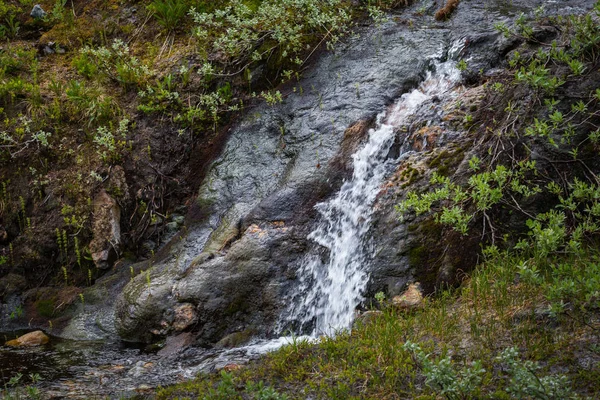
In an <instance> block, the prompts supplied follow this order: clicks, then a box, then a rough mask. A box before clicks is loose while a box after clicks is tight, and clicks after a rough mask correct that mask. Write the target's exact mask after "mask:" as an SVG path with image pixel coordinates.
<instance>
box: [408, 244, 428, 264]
mask: <svg viewBox="0 0 600 400" xmlns="http://www.w3.org/2000/svg"><path fill="white" fill-rule="evenodd" d="M428 253H429V252H428V250H427V248H426V247H425V246H417V247H413V248H412V249H410V250H409V251H408V263H409V265H410V266H411V267H418V266H420V265H422V264H423V261H425V259H426V258H427V254H428Z"/></svg>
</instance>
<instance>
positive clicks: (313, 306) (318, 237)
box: [286, 61, 460, 337]
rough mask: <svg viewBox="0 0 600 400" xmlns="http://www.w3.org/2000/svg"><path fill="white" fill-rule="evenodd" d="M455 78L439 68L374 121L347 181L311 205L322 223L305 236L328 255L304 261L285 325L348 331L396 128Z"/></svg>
mask: <svg viewBox="0 0 600 400" xmlns="http://www.w3.org/2000/svg"><path fill="white" fill-rule="evenodd" d="M459 78H460V73H459V71H458V70H457V69H456V67H455V62H453V61H447V62H445V63H438V64H436V65H435V68H434V72H430V73H428V75H427V77H426V79H425V80H424V82H423V83H422V84H421V85H420V86H419V87H418V88H417V89H414V90H413V91H411V92H409V93H406V94H404V95H403V96H402V97H401V98H400V99H399V100H398V101H397V102H396V104H395V105H394V106H393V107H391V109H390V110H389V111H388V112H386V113H383V114H380V115H379V116H378V118H377V125H376V128H375V129H372V130H370V132H369V139H368V141H367V143H366V144H365V145H364V146H362V147H361V149H360V150H358V151H357V152H356V153H355V154H354V155H353V166H354V173H353V176H352V179H350V180H348V181H346V182H344V184H343V185H342V187H341V189H340V191H339V192H338V193H337V195H336V196H335V197H333V198H332V199H330V200H329V201H327V202H323V203H319V204H317V205H316V208H317V210H318V211H319V213H320V214H321V220H320V223H319V225H318V226H317V228H316V229H315V230H314V231H313V232H312V233H311V234H310V235H309V236H308V237H309V239H311V240H313V241H314V242H316V243H317V244H319V245H320V246H322V247H324V248H326V249H327V250H328V255H327V256H326V259H325V260H323V259H322V257H321V256H319V255H317V254H314V253H312V254H310V255H308V256H307V258H306V259H305V260H304V263H303V266H302V268H301V269H300V272H299V275H300V282H301V285H300V288H299V295H297V296H295V300H296V302H295V303H294V304H293V305H292V306H291V310H290V312H289V315H288V316H287V318H286V319H287V322H296V323H299V324H300V329H301V331H306V330H307V329H311V335H312V336H313V337H315V336H318V335H322V334H328V335H329V334H334V333H335V332H336V331H339V330H341V329H346V328H349V327H350V325H351V324H352V321H353V320H354V313H355V309H356V307H357V306H358V305H359V304H360V303H361V301H363V293H364V290H365V287H366V285H367V282H368V280H369V274H368V271H367V267H368V258H369V251H368V249H369V246H368V244H369V240H368V238H367V236H368V235H367V233H368V231H369V228H370V225H371V216H372V212H373V209H372V206H373V202H374V201H375V198H376V196H377V194H378V193H379V191H380V187H381V185H382V183H383V182H384V179H385V177H386V176H387V175H388V173H389V172H390V170H391V169H392V167H393V166H394V165H395V164H396V163H397V160H394V159H390V158H389V157H388V154H389V153H390V149H391V147H392V145H393V144H394V141H395V136H396V134H395V133H394V132H395V129H396V128H397V127H400V126H403V125H407V124H408V123H409V119H410V118H411V117H412V116H414V114H415V113H416V112H417V111H418V110H419V108H420V107H421V106H423V105H424V104H425V103H426V102H428V101H430V100H431V99H432V98H433V97H434V96H435V97H438V98H443V97H445V96H449V95H451V94H450V93H451V89H452V88H454V86H456V84H457V82H458V81H459Z"/></svg>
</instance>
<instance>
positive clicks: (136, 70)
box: [80, 39, 151, 88]
mask: <svg viewBox="0 0 600 400" xmlns="http://www.w3.org/2000/svg"><path fill="white" fill-rule="evenodd" d="M129 52H130V51H129V46H128V45H127V44H125V42H123V41H122V40H120V39H115V40H114V41H113V43H112V45H111V47H109V48H107V47H100V48H97V49H92V48H91V47H89V46H86V47H84V48H83V49H81V55H83V56H85V58H83V59H80V63H82V62H91V63H93V64H94V65H95V66H96V68H97V70H98V71H100V73H101V74H103V75H104V76H106V77H108V78H110V79H112V80H114V81H116V82H118V83H120V84H121V85H122V86H123V87H125V88H132V87H135V86H142V85H143V84H144V83H145V82H146V80H147V79H148V77H149V76H150V74H151V73H150V69H149V68H148V67H147V66H146V65H143V64H142V63H141V62H140V61H139V60H138V59H137V58H136V57H133V56H131V55H130V54H129ZM82 60H84V61H82ZM89 69H90V68H89V67H86V68H84V70H89Z"/></svg>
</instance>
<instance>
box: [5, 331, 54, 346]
mask: <svg viewBox="0 0 600 400" xmlns="http://www.w3.org/2000/svg"><path fill="white" fill-rule="evenodd" d="M49 341H50V338H49V337H48V336H46V335H45V334H44V332H42V331H34V332H29V333H26V334H24V335H23V336H20V337H18V338H17V339H14V340H9V341H8V342H6V343H5V346H10V347H33V346H41V345H43V344H46V343H48V342H49Z"/></svg>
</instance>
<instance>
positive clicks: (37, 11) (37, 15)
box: [29, 4, 47, 19]
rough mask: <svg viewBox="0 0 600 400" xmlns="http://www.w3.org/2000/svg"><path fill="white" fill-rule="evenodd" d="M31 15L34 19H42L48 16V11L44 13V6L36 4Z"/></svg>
mask: <svg viewBox="0 0 600 400" xmlns="http://www.w3.org/2000/svg"><path fill="white" fill-rule="evenodd" d="M29 15H30V16H31V17H32V18H34V19H42V18H44V17H45V16H46V15H47V13H46V11H44V9H43V8H42V6H40V5H39V4H36V5H35V6H33V10H31V13H30V14H29Z"/></svg>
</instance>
